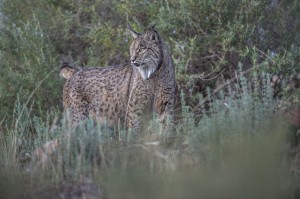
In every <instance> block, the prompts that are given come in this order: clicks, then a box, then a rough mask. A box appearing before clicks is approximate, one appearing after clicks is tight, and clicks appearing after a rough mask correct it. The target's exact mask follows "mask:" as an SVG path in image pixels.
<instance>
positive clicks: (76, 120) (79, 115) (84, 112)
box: [70, 96, 89, 127]
mask: <svg viewBox="0 0 300 199" xmlns="http://www.w3.org/2000/svg"><path fill="white" fill-rule="evenodd" d="M70 108H71V120H72V127H77V126H78V125H79V124H80V122H81V121H84V120H86V119H88V117H89V112H88V102H87V101H86V100H84V99H82V98H81V97H79V96H78V97H75V99H74V100H73V101H72V104H71V107H70Z"/></svg>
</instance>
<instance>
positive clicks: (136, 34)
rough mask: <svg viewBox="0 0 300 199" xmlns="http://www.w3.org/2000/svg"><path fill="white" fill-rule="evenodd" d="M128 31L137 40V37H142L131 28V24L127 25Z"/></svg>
mask: <svg viewBox="0 0 300 199" xmlns="http://www.w3.org/2000/svg"><path fill="white" fill-rule="evenodd" d="M127 29H128V30H129V31H130V33H131V34H132V36H133V37H134V38H137V37H138V36H139V35H140V33H138V32H136V31H134V30H133V29H132V28H131V25H130V23H128V24H127Z"/></svg>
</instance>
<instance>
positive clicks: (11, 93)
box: [0, 18, 61, 121]
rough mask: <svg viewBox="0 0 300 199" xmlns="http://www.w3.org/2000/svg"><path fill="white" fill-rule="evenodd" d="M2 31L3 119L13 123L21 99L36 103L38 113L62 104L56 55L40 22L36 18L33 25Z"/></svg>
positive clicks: (0, 86) (0, 81)
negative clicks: (16, 106) (16, 107)
mask: <svg viewBox="0 0 300 199" xmlns="http://www.w3.org/2000/svg"><path fill="white" fill-rule="evenodd" d="M0 28H1V29H0V31H1V37H0V43H1V44H0V58H1V60H2V61H1V63H0V67H1V71H0V75H1V79H0V101H1V107H2V108H1V110H0V115H1V116H0V117H1V118H4V117H6V119H8V120H9V121H11V119H12V115H13V110H14V104H15V102H16V101H17V96H18V97H19V98H21V99H24V100H25V99H26V100H27V99H29V101H30V100H31V101H32V100H33V101H34V100H35V106H34V107H32V108H33V110H32V111H34V112H35V113H41V112H44V111H47V110H50V107H51V106H52V107H56V106H57V105H60V104H61V103H60V96H59V95H60V93H61V91H60V90H59V89H61V83H60V81H59V77H58V75H57V67H56V66H57V65H58V64H57V61H56V55H54V54H53V52H54V51H53V47H52V46H51V44H50V41H49V38H48V36H47V35H45V34H44V32H43V30H42V29H41V27H40V24H39V21H38V20H37V19H36V18H34V20H33V22H31V23H29V22H27V23H23V24H22V25H20V26H15V25H11V26H8V25H6V26H4V25H1V27H0ZM53 73H55V75H53ZM53 88H57V89H53ZM48 96H49V97H48ZM29 101H28V102H27V103H26V104H25V106H29V105H30V104H31V102H30V104H29Z"/></svg>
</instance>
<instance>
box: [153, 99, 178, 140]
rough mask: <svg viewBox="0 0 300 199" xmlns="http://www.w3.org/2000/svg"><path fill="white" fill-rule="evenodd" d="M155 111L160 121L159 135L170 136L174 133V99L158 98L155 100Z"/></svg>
mask: <svg viewBox="0 0 300 199" xmlns="http://www.w3.org/2000/svg"><path fill="white" fill-rule="evenodd" d="M155 101H156V102H155V109H156V110H155V111H156V113H157V114H158V115H159V119H160V123H161V126H160V131H161V132H160V133H161V135H168V136H169V135H172V134H173V133H174V132H173V130H174V101H175V100H174V98H173V97H169V98H168V97H166V96H164V95H162V96H160V97H159V98H157V99H156V100H155Z"/></svg>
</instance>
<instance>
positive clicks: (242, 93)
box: [0, 74, 295, 199]
mask: <svg viewBox="0 0 300 199" xmlns="http://www.w3.org/2000/svg"><path fill="white" fill-rule="evenodd" d="M262 76H263V77H262V83H261V84H260V85H256V86H255V87H253V84H252V83H251V81H249V80H248V79H247V78H245V77H241V78H240V79H239V81H238V83H237V84H236V85H233V86H230V87H228V90H229V93H230V95H228V96H223V97H224V98H225V101H224V100H217V99H215V100H214V101H213V102H210V103H209V107H210V111H209V112H204V115H203V116H202V119H201V120H200V122H196V121H195V118H194V116H193V113H191V112H190V110H189V106H188V105H187V104H186V103H185V97H184V94H183V93H182V96H181V99H182V100H181V103H182V120H181V121H180V122H179V123H178V124H177V125H176V126H175V129H176V132H177V134H176V137H177V141H175V142H174V143H173V144H172V145H169V144H163V143H160V144H159V145H156V144H155V142H152V141H150V142H149V141H148V140H147V139H149V138H148V137H147V136H148V134H147V132H145V134H143V138H142V139H141V140H142V141H138V140H131V139H130V140H127V141H122V142H120V141H116V140H111V130H110V129H109V128H106V127H105V126H103V125H102V126H99V125H96V124H95V123H94V122H93V121H86V122H85V123H82V124H81V125H80V126H79V128H77V129H74V128H70V126H69V125H68V123H67V121H68V115H66V116H65V118H63V119H62V120H61V121H57V122H54V123H51V122H49V121H51V119H48V120H47V121H45V120H43V119H41V118H37V117H30V115H31V113H30V112H31V111H30V109H27V108H26V107H25V108H24V109H23V107H24V106H23V105H22V103H18V104H17V105H16V110H21V111H16V113H17V115H16V116H15V118H18V120H16V121H15V126H16V128H15V129H12V130H11V132H10V133H8V134H7V135H4V134H1V135H0V165H1V166H2V169H3V171H9V172H8V173H9V175H10V176H11V178H13V179H14V180H15V181H17V184H16V186H18V187H20V189H21V190H22V191H23V196H24V195H25V196H27V195H28V194H30V196H31V198H42V196H41V195H39V194H41V193H40V192H37V191H35V190H42V191H41V192H42V193H48V194H49V195H55V194H57V192H56V191H54V192H53V191H51V190H52V187H55V186H63V185H62V184H61V182H63V183H64V184H75V185H76V184H77V183H80V184H81V185H82V186H85V185H84V184H85V183H86V181H88V182H89V186H91V187H92V186H93V184H94V185H96V189H97V190H100V192H101V193H103V194H105V197H106V198H176V197H177V198H197V197H198V196H200V195H201V196H203V197H205V198H237V199H238V198H270V199H271V198H272V199H274V198H278V199H281V198H282V199H283V198H284V199H286V198H292V194H291V190H292V189H293V186H294V185H295V184H294V181H293V177H292V176H291V174H290V164H291V161H290V158H289V156H290V155H289V154H290V152H289V150H290V148H289V147H288V144H289V141H288V139H287V135H288V134H289V129H288V125H287V123H286V121H285V120H284V119H283V118H282V117H281V116H280V114H277V113H276V112H274V106H275V105H276V103H277V101H276V100H274V99H273V97H272V96H273V90H272V87H271V86H270V85H269V83H268V81H266V80H267V79H268V78H269V77H268V76H267V75H265V74H262ZM231 87H232V88H236V89H237V90H234V89H232V88H231ZM221 96H222V94H221ZM22 115H24V116H22ZM49 117H52V116H51V115H50V114H49ZM156 119H157V118H154V120H153V121H152V124H151V125H150V127H149V129H148V133H150V134H153V133H156V134H158V135H159V133H158V130H159V126H158V125H159V123H158V122H157V120H156ZM52 120H54V121H55V119H52ZM29 124H30V125H32V127H33V128H34V129H36V134H35V136H34V137H31V138H29V137H28V132H30V129H29V128H20V127H19V126H25V127H26V126H28V125H29ZM172 136H174V135H172ZM56 139H57V140H59V143H60V144H59V145H58V146H57V147H56V149H55V150H54V152H53V153H52V154H51V156H50V157H49V158H48V159H44V160H43V161H45V162H43V161H38V162H36V161H35V160H34V159H31V160H30V161H29V162H24V160H23V159H21V157H23V156H24V154H25V156H26V154H27V157H28V158H29V159H30V158H33V152H34V150H35V149H37V148H38V147H40V146H41V145H43V144H44V143H46V142H47V141H49V142H51V141H53V140H56ZM19 140H23V142H20V141H19ZM26 141H28V142H30V143H31V145H27V144H26ZM44 150H45V151H46V150H47V148H46V147H45V146H44ZM28 154H32V156H30V155H28ZM20 156H21V157H20ZM20 164H21V165H22V168H21V169H18V168H19V167H20ZM23 170H24V171H27V172H23ZM11 173H12V174H13V175H11ZM0 174H1V175H3V176H4V177H3V179H5V178H6V175H4V173H0ZM25 179H26V181H25ZM25 182H26V183H27V184H28V186H27V187H26V190H23V189H22V187H23V186H24V183H25ZM28 182H29V183H28ZM14 184H15V183H14V182H13V181H7V183H6V184H4V185H2V184H1V183H0V189H1V187H5V188H6V189H8V190H10V188H11V187H13V186H14ZM47 190H48V191H47ZM57 190H60V193H59V194H72V191H70V192H68V190H69V189H66V190H64V189H62V188H60V187H59V188H57ZM71 190H72V189H71ZM88 190H89V189H88V188H86V189H85V191H86V192H89V191H88ZM91 193H95V190H93V191H91ZM5 194H6V195H7V196H10V195H12V193H10V192H6V193H5ZM14 194H16V195H15V197H16V198H21V195H19V192H16V193H14ZM46 196H47V195H46ZM46 196H45V197H46Z"/></svg>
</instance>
